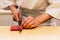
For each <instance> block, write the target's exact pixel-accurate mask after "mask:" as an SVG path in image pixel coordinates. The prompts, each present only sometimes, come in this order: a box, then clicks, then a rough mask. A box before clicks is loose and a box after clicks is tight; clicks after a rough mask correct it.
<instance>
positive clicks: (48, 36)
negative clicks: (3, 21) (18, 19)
mask: <svg viewBox="0 0 60 40" xmlns="http://www.w3.org/2000/svg"><path fill="white" fill-rule="evenodd" d="M0 40H60V27H59V26H56V27H54V26H39V27H37V28H35V29H24V30H23V31H22V32H21V33H20V32H19V31H10V26H0Z"/></svg>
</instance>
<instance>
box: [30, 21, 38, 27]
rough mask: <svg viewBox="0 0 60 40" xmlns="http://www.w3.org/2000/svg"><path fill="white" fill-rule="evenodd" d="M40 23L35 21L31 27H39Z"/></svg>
mask: <svg viewBox="0 0 60 40" xmlns="http://www.w3.org/2000/svg"><path fill="white" fill-rule="evenodd" d="M38 25H39V23H38V22H35V23H34V24H33V25H31V27H30V28H35V27H37V26H38Z"/></svg>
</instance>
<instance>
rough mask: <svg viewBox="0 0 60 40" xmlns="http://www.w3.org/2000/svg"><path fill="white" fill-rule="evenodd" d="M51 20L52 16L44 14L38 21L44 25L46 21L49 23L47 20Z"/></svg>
mask: <svg viewBox="0 0 60 40" xmlns="http://www.w3.org/2000/svg"><path fill="white" fill-rule="evenodd" d="M51 18H52V16H50V15H49V14H47V13H44V14H42V15H39V16H38V17H37V18H36V19H37V20H39V22H40V24H41V23H43V22H45V21H47V20H49V19H51Z"/></svg>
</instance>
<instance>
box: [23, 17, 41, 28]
mask: <svg viewBox="0 0 60 40" xmlns="http://www.w3.org/2000/svg"><path fill="white" fill-rule="evenodd" d="M39 24H40V23H39V21H38V19H35V18H33V17H31V16H28V17H27V18H26V19H25V20H24V21H23V22H22V25H23V27H24V28H35V27H37V26H38V25H39Z"/></svg>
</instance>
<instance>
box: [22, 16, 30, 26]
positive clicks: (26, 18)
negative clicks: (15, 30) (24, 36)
mask: <svg viewBox="0 0 60 40" xmlns="http://www.w3.org/2000/svg"><path fill="white" fill-rule="evenodd" d="M29 19H30V16H29V17H27V18H26V19H25V20H23V21H22V25H24V23H25V22H26V20H29Z"/></svg>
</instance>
